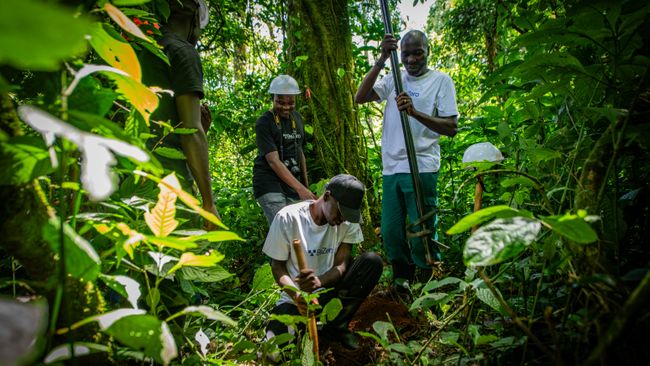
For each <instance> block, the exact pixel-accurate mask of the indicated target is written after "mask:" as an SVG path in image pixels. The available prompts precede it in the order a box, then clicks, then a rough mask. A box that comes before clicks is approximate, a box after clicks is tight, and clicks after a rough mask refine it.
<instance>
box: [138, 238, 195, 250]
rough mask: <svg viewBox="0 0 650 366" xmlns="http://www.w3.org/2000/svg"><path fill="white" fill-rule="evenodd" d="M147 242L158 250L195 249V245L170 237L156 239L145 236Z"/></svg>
mask: <svg viewBox="0 0 650 366" xmlns="http://www.w3.org/2000/svg"><path fill="white" fill-rule="evenodd" d="M146 239H147V241H148V242H149V243H152V244H155V245H156V246H158V248H159V249H162V248H172V249H176V250H188V249H193V248H196V247H197V245H196V244H194V243H192V242H191V241H188V240H181V239H177V238H174V237H171V236H167V237H164V238H162V237H157V236H147V237H146Z"/></svg>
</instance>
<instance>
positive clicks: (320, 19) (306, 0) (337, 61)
mask: <svg viewBox="0 0 650 366" xmlns="http://www.w3.org/2000/svg"><path fill="white" fill-rule="evenodd" d="M287 14H288V19H289V21H288V25H287V33H288V34H287V46H286V49H287V50H288V54H287V59H288V60H289V62H290V65H291V66H290V70H288V71H289V73H290V74H291V75H292V76H294V77H295V78H296V79H297V80H298V81H299V83H300V85H301V88H302V89H303V93H304V95H305V97H306V105H304V106H303V107H302V108H300V113H301V114H302V115H303V117H304V120H305V122H306V124H308V125H311V126H313V130H314V143H313V147H314V154H313V155H312V156H308V160H311V161H310V164H309V165H308V167H309V171H310V175H311V176H312V177H311V180H312V181H317V180H318V179H323V178H324V179H327V178H330V177H332V176H334V175H336V174H339V173H348V174H352V175H354V176H356V177H357V178H358V179H359V180H361V181H362V182H363V183H364V184H365V185H366V187H367V188H370V187H372V181H371V180H370V179H371V178H370V175H369V174H368V169H367V161H368V156H367V148H366V139H365V137H364V134H363V129H362V125H361V121H360V120H359V115H358V112H357V109H356V106H355V104H354V100H353V95H354V92H355V91H356V88H355V87H356V85H355V83H354V81H353V75H354V58H353V55H352V33H351V29H350V16H349V13H348V2H347V0H290V1H289V2H288V6H287ZM300 56H307V59H306V60H302V61H298V60H301V58H299V57H300ZM296 61H297V62H296ZM315 178H316V179H315ZM364 202H365V204H366V207H365V208H364V214H363V216H364V228H363V229H364V230H363V232H364V235H365V238H366V240H367V241H368V240H370V242H372V241H374V239H375V238H376V236H375V234H374V230H373V229H372V220H371V219H370V215H369V207H374V206H373V205H375V202H374V199H373V194H372V192H368V193H367V194H366V200H365V201H364Z"/></svg>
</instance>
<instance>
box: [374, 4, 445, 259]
mask: <svg viewBox="0 0 650 366" xmlns="http://www.w3.org/2000/svg"><path fill="white" fill-rule="evenodd" d="M379 5H380V6H381V13H382V16H383V20H384V31H385V33H387V34H393V25H392V24H391V22H390V12H389V11H388V4H387V2H386V0H379ZM390 65H391V70H392V73H393V80H394V81H395V95H399V94H401V93H402V91H404V87H403V86H402V77H401V75H400V69H399V60H398V59H397V51H395V50H393V51H391V53H390ZM400 119H401V121H402V131H403V132H404V142H405V145H406V156H407V158H408V162H409V168H410V170H411V178H412V179H413V190H414V192H415V200H416V206H417V210H418V216H419V217H420V218H419V219H418V220H416V221H415V222H413V223H411V224H410V225H409V227H415V226H417V225H422V226H421V227H422V230H421V231H419V232H416V233H413V232H411V231H410V230H407V237H408V238H414V237H420V238H422V242H423V244H424V250H425V254H424V255H425V258H426V261H427V264H429V265H433V264H435V263H436V262H437V258H435V256H434V252H433V246H432V245H433V244H436V245H438V246H441V247H444V248H449V247H447V246H446V245H443V244H442V243H440V242H438V241H437V240H435V239H433V238H432V237H431V234H432V233H433V230H431V228H429V222H428V219H430V218H431V217H432V216H433V215H435V211H432V212H429V213H426V212H425V209H426V206H425V205H424V195H423V193H422V182H421V180H420V170H419V168H418V162H417V155H416V154H415V146H414V145H413V136H412V135H411V125H410V122H409V116H408V113H406V111H401V112H400Z"/></svg>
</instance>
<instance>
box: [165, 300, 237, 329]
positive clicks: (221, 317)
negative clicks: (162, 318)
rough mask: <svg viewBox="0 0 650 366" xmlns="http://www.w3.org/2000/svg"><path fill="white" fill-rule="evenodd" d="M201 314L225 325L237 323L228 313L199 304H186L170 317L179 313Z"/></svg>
mask: <svg viewBox="0 0 650 366" xmlns="http://www.w3.org/2000/svg"><path fill="white" fill-rule="evenodd" d="M197 313H198V314H201V315H203V316H204V317H206V318H208V319H210V320H217V321H220V322H222V323H224V324H226V325H230V326H233V327H234V326H235V325H237V322H235V321H234V320H232V319H231V318H230V317H229V316H228V315H226V314H224V313H222V312H220V311H219V310H216V309H213V308H211V307H209V306H205V305H200V306H188V307H186V308H185V309H183V310H181V311H180V312H178V313H177V314H174V315H172V318H175V317H176V316H179V315H184V314H197Z"/></svg>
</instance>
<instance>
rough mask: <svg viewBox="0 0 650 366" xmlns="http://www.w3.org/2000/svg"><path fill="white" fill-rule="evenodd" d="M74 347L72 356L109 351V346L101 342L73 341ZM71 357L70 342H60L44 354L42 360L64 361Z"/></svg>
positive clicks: (49, 362) (47, 361) (46, 362)
mask: <svg viewBox="0 0 650 366" xmlns="http://www.w3.org/2000/svg"><path fill="white" fill-rule="evenodd" d="M72 347H73V348H74V357H75V358H76V357H80V356H86V355H90V354H93V353H99V352H109V351H110V348H109V347H108V346H105V345H103V344H97V343H88V342H74V343H72ZM71 358H72V353H71V352H70V344H68V343H66V344H62V345H60V346H57V347H54V348H53V349H52V350H51V351H50V353H48V354H47V356H45V359H44V360H43V362H44V363H45V364H51V363H54V362H61V361H66V360H69V359H71Z"/></svg>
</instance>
